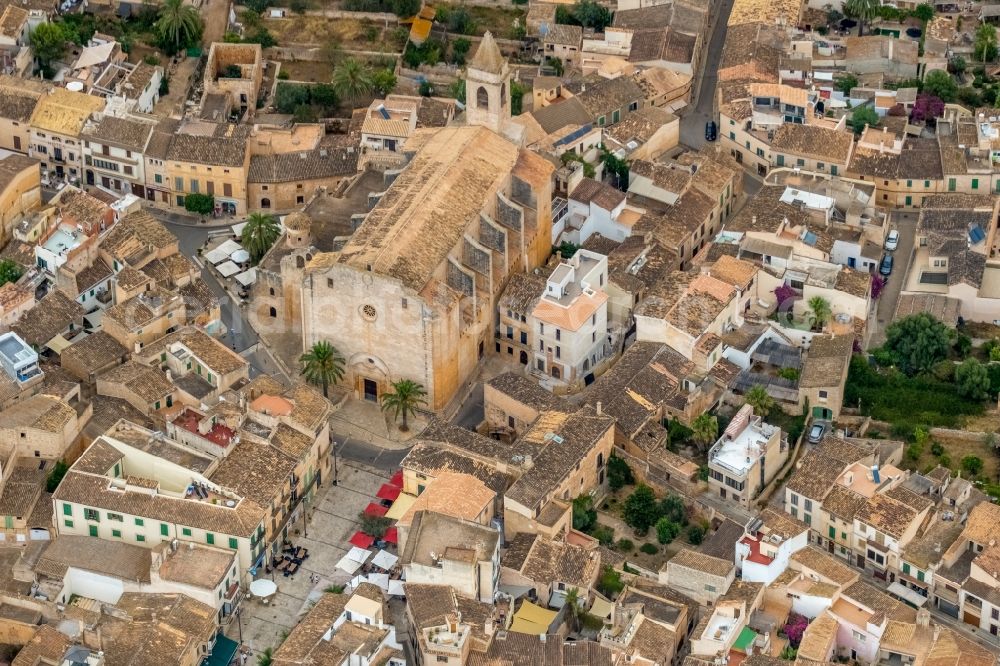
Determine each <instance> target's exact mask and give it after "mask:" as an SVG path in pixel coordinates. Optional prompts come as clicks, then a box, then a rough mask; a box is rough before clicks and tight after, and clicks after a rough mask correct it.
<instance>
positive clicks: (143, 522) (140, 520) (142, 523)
mask: <svg viewBox="0 0 1000 666" xmlns="http://www.w3.org/2000/svg"><path fill="white" fill-rule="evenodd" d="M135 524H136V525H137V526H138V527H142V526H143V525H145V524H146V521H144V520H143V519H142V518H136V519H135Z"/></svg>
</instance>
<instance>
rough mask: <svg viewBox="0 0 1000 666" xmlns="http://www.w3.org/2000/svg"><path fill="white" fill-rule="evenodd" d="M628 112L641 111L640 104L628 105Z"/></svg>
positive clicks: (632, 103) (631, 103)
mask: <svg viewBox="0 0 1000 666" xmlns="http://www.w3.org/2000/svg"><path fill="white" fill-rule="evenodd" d="M628 110H629V111H638V110H639V102H630V103H629V105H628ZM730 122H732V121H730Z"/></svg>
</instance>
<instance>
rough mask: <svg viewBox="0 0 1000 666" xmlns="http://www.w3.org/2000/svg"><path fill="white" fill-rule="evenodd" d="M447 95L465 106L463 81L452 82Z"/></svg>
mask: <svg viewBox="0 0 1000 666" xmlns="http://www.w3.org/2000/svg"><path fill="white" fill-rule="evenodd" d="M448 94H449V95H450V96H451V97H453V98H455V99H457V100H458V101H459V102H461V103H462V104H465V79H458V80H457V81H452V84H451V85H450V86H449V87H448Z"/></svg>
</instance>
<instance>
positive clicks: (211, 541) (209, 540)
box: [205, 532, 215, 546]
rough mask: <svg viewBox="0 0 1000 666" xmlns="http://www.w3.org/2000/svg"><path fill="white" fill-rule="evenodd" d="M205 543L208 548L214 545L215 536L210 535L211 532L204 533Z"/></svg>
mask: <svg viewBox="0 0 1000 666" xmlns="http://www.w3.org/2000/svg"><path fill="white" fill-rule="evenodd" d="M205 543H207V544H208V545H210V546H211V545H214V544H215V535H214V534H212V533H211V532H206V533H205Z"/></svg>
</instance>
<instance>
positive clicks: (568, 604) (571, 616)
mask: <svg viewBox="0 0 1000 666" xmlns="http://www.w3.org/2000/svg"><path fill="white" fill-rule="evenodd" d="M563 607H564V608H565V609H566V626H567V627H568V628H569V633H571V634H572V633H576V632H577V631H579V630H580V620H582V619H583V615H584V610H583V606H581V605H580V590H578V589H577V588H575V587H571V588H569V589H568V590H566V595H565V596H564V597H563Z"/></svg>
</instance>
